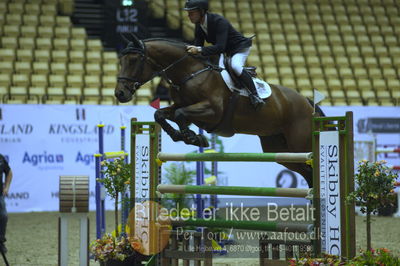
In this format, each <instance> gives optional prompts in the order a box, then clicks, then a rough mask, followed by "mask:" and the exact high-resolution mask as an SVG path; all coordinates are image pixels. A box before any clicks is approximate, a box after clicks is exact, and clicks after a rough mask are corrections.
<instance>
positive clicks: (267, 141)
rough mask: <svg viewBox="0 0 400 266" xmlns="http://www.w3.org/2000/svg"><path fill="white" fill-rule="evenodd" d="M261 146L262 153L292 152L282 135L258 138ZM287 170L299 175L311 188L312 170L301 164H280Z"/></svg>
mask: <svg viewBox="0 0 400 266" xmlns="http://www.w3.org/2000/svg"><path fill="white" fill-rule="evenodd" d="M260 141H261V146H262V149H263V151H264V152H293V151H292V150H291V149H289V146H288V143H287V141H286V138H285V136H284V135H283V134H278V135H273V136H260ZM281 165H283V166H285V167H286V168H288V169H289V170H292V171H294V172H297V173H299V174H300V175H302V176H303V177H304V179H305V180H306V181H307V184H308V186H309V187H312V168H311V167H310V166H309V165H307V164H302V163H282V164H281Z"/></svg>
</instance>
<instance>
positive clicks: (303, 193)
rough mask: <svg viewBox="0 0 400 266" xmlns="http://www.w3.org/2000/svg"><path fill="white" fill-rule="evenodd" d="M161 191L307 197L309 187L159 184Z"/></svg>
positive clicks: (158, 187) (158, 188)
mask: <svg viewBox="0 0 400 266" xmlns="http://www.w3.org/2000/svg"><path fill="white" fill-rule="evenodd" d="M157 191H158V192H161V193H177V194H209V195H239V196H269V197H295V198H305V197H307V196H308V195H309V194H310V193H309V189H299V188H272V187H235V186H233V187H226V186H189V185H158V186H157Z"/></svg>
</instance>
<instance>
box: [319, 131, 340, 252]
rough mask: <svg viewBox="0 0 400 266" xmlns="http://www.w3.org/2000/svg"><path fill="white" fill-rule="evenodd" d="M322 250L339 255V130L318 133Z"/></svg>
mask: <svg viewBox="0 0 400 266" xmlns="http://www.w3.org/2000/svg"><path fill="white" fill-rule="evenodd" d="M319 136H320V139H319V141H320V144H319V152H320V162H319V163H320V170H319V171H320V200H321V235H322V239H321V248H322V252H324V253H327V254H332V255H337V256H340V255H341V250H340V248H341V239H340V232H341V228H340V167H339V165H340V162H339V149H340V147H339V132H338V131H332V132H321V133H320V135H319Z"/></svg>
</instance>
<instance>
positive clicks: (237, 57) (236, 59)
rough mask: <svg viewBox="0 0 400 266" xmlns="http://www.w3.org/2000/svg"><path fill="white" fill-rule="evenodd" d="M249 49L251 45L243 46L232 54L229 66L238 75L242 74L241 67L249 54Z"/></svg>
mask: <svg viewBox="0 0 400 266" xmlns="http://www.w3.org/2000/svg"><path fill="white" fill-rule="evenodd" d="M250 49H251V47H249V48H245V49H243V50H240V51H239V52H238V53H236V54H234V55H233V56H232V61H231V67H232V69H233V71H235V74H236V75H238V76H240V75H241V74H242V71H243V67H244V66H245V63H246V60H247V57H248V56H249V54H250Z"/></svg>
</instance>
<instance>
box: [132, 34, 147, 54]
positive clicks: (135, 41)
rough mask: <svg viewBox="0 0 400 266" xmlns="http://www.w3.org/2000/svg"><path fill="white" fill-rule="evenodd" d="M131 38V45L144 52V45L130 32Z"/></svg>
mask: <svg viewBox="0 0 400 266" xmlns="http://www.w3.org/2000/svg"><path fill="white" fill-rule="evenodd" d="M131 36H132V38H133V40H132V41H133V43H134V44H135V45H136V47H138V48H140V49H142V50H144V44H143V42H142V41H141V40H139V38H138V37H136V35H135V34H133V33H132V32H131Z"/></svg>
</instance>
